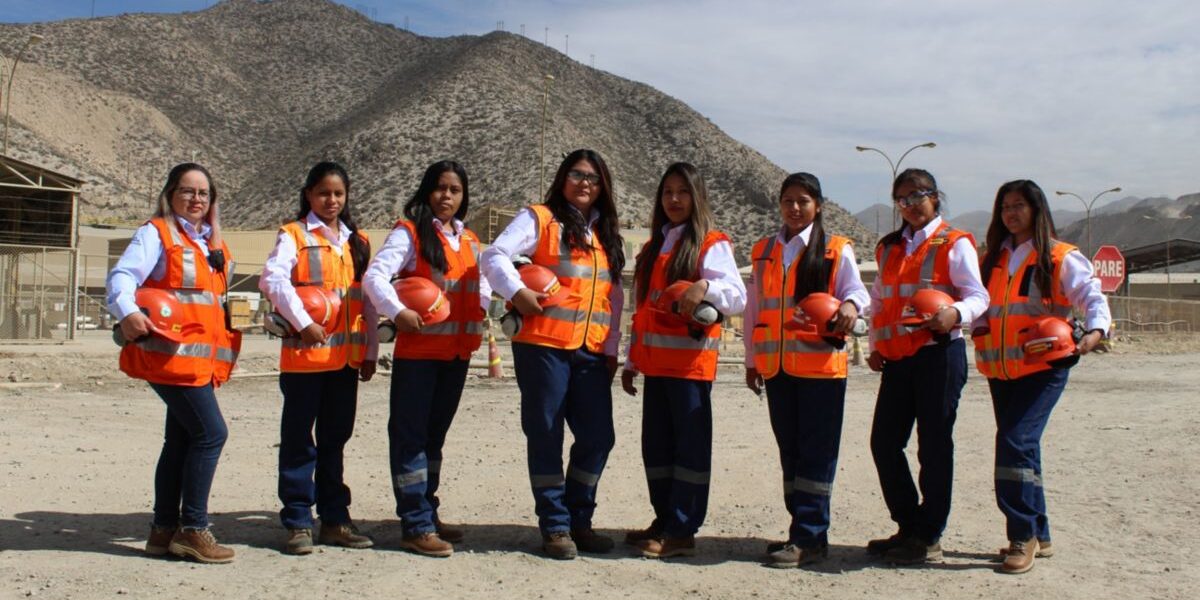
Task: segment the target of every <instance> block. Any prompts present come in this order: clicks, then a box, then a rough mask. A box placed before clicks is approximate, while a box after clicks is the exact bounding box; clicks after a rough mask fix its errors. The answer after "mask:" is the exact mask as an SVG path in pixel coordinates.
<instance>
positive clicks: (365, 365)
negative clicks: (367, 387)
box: [358, 360, 375, 381]
mask: <svg viewBox="0 0 1200 600" xmlns="http://www.w3.org/2000/svg"><path fill="white" fill-rule="evenodd" d="M374 376H375V361H373V360H364V361H362V364H361V365H359V367H358V379H359V380H360V381H370V380H371V378H372V377H374Z"/></svg>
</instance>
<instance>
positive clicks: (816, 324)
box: [783, 292, 845, 337]
mask: <svg viewBox="0 0 1200 600" xmlns="http://www.w3.org/2000/svg"><path fill="white" fill-rule="evenodd" d="M841 306H842V302H841V300H838V299H837V298H835V297H833V296H831V295H829V294H826V293H824V292H815V293H812V294H809V295H807V296H805V297H804V298H802V299H801V300H800V304H798V305H796V310H795V311H794V312H793V313H792V318H791V319H790V320H789V321H788V322H787V323H784V325H783V326H784V328H786V329H791V330H794V331H795V330H798V331H802V332H804V333H811V334H813V335H833V334H832V333H831V332H830V331H829V322H830V321H832V320H834V318H836V317H837V312H838V308H840V307H841ZM836 337H845V334H844V333H842V334H838V335H837V336H836Z"/></svg>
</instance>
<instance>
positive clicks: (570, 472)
mask: <svg viewBox="0 0 1200 600" xmlns="http://www.w3.org/2000/svg"><path fill="white" fill-rule="evenodd" d="M567 477H570V478H571V479H574V480H575V481H578V482H579V483H582V484H583V485H586V486H588V487H595V486H596V484H597V483H600V476H599V475H597V474H595V473H588V472H587V471H584V470H583V469H580V468H579V467H574V466H573V467H571V468H570V469H567Z"/></svg>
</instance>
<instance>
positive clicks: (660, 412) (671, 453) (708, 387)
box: [642, 376, 712, 538]
mask: <svg viewBox="0 0 1200 600" xmlns="http://www.w3.org/2000/svg"><path fill="white" fill-rule="evenodd" d="M711 396H712V382H711V381H695V380H691V379H680V378H677V377H649V376H647V377H646V385H645V389H644V390H643V392H642V464H643V465H645V467H646V483H647V485H648V487H649V488H650V505H651V506H652V507H654V523H653V524H652V525H651V527H654V528H658V529H660V530H661V531H663V532H665V533H666V534H667V535H668V536H671V537H676V538H681V537H690V536H693V535H696V532H697V531H699V530H700V526H701V525H703V524H704V517H705V515H706V514H707V512H708V488H709V480H710V479H711V471H712V398H711Z"/></svg>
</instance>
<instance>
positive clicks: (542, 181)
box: [538, 73, 554, 200]
mask: <svg viewBox="0 0 1200 600" xmlns="http://www.w3.org/2000/svg"><path fill="white" fill-rule="evenodd" d="M543 81H545V84H546V85H545V86H544V87H543V88H542V146H541V151H540V153H539V154H540V157H539V159H538V163H540V164H541V166H542V174H541V176H540V177H538V199H539V200H541V199H543V198H545V196H546V192H545V188H544V186H545V185H546V108H547V105H548V104H549V103H550V83H551V82H552V81H554V76H553V75H551V74H549V73H547V74H546V77H545V79H544V80H543Z"/></svg>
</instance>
